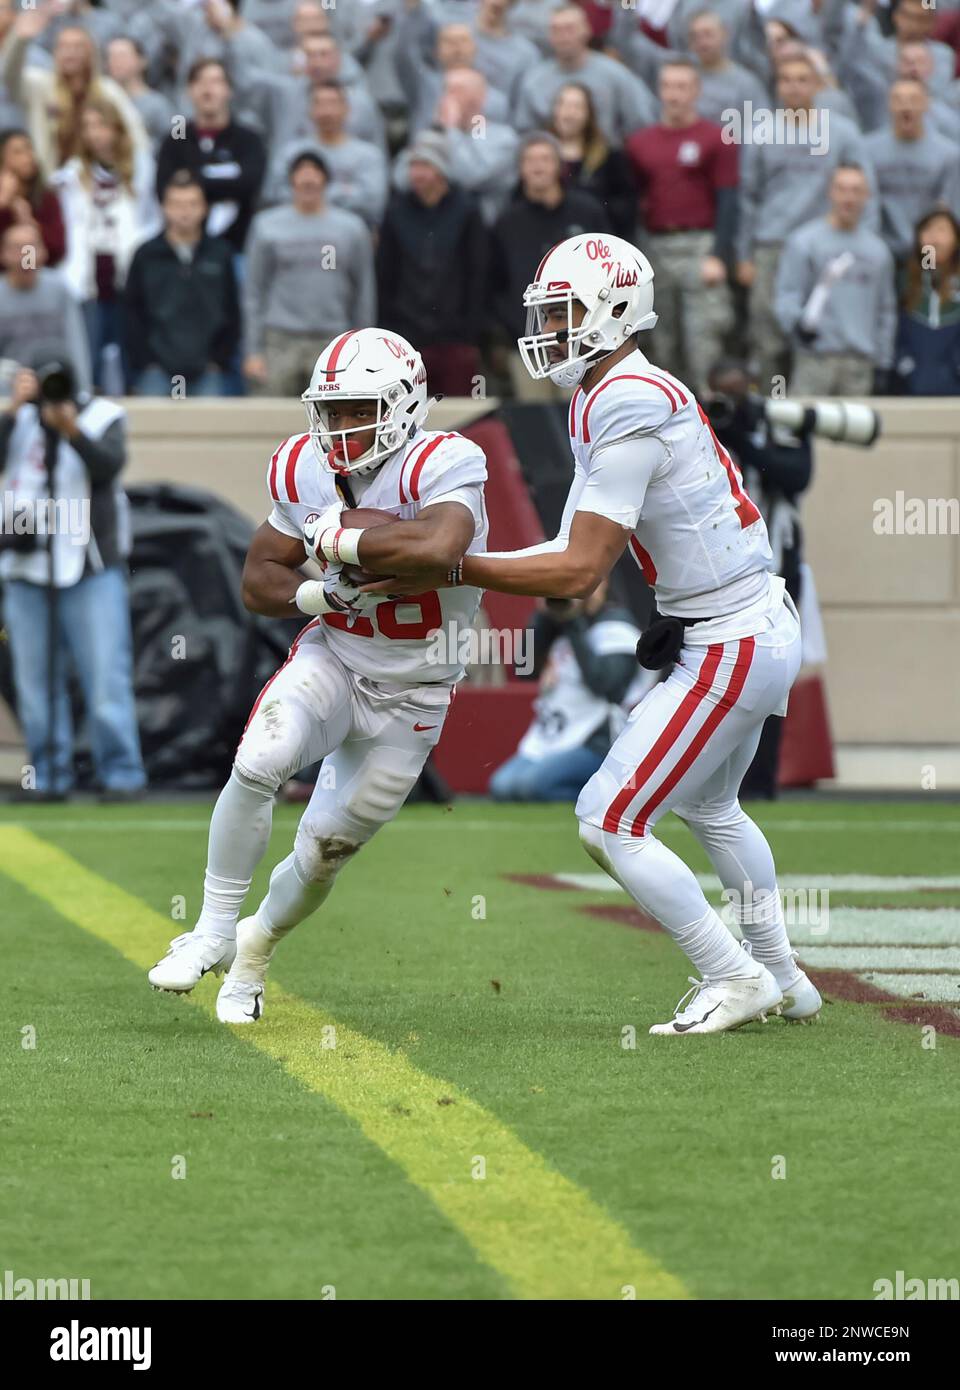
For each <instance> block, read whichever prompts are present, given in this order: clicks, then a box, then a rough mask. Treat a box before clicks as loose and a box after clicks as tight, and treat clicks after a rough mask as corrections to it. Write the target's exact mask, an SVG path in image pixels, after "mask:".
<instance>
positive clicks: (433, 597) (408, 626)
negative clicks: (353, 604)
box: [323, 589, 443, 642]
mask: <svg viewBox="0 0 960 1390" xmlns="http://www.w3.org/2000/svg"><path fill="white" fill-rule="evenodd" d="M401 606H404V607H407V606H413V607H415V608H419V609H420V617H419V619H415V620H414V621H413V622H401V621H400V619H399V618H398V617H397V609H398V608H400V607H401ZM373 612H374V616H375V618H376V620H377V627H378V628H379V629H380V635H381V637H388V638H390V639H391V641H394V642H399V641H406V642H416V641H418V640H420V639H422V638H424V637H429V636H430V633H431V632H435V631H436V629H437V628H438V627H442V625H443V612H442V610H441V608H440V595H439V594H438V593H437V591H436V589H431V590H430V592H429V593H426V594H408V595H407V597H406V598H399V599H397V598H395V599H387V600H386V601H385V602H384V603H378V604H377V606H376V608H375V609H374V610H373ZM323 621H324V622H325V623H328V624H329V626H330V627H336V628H339V629H340V630H341V632H349V633H350V634H351V636H353V637H375V636H376V630H375V629H374V626H373V623H372V622H371V621H370V619H369V618H368V617H367V616H366V614H365V613H361V615H360V617H359V618H355V619H354V621H353V622H351V621H350V619H349V618H348V617H347V615H346V613H324V615H323Z"/></svg>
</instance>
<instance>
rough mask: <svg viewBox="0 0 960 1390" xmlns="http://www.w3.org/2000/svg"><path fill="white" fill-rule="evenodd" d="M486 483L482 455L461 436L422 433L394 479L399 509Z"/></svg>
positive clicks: (483, 455) (485, 465) (426, 431)
mask: <svg viewBox="0 0 960 1390" xmlns="http://www.w3.org/2000/svg"><path fill="white" fill-rule="evenodd" d="M486 480H487V460H486V455H485V454H484V452H483V450H482V449H481V448H480V446H479V445H478V444H474V442H473V441H472V440H471V439H465V438H464V436H463V435H462V434H456V433H452V434H443V433H441V432H440V431H439V430H425V431H424V432H423V433H422V435H421V437H420V438H419V439H417V440H415V442H414V444H413V445H412V447H410V448H408V449H407V452H406V456H405V458H404V460H403V465H402V467H401V469H400V474H399V479H398V490H399V499H398V500H399V502H400V505H401V506H409V505H410V503H416V504H419V506H421V507H426V506H429V505H430V504H431V503H433V502H439V501H441V500H443V499H444V498H446V497H448V496H449V495H451V494H453V493H456V492H458V491H460V489H461V488H467V487H471V486H477V485H480V486H482V485H483V484H484V483H485V482H486Z"/></svg>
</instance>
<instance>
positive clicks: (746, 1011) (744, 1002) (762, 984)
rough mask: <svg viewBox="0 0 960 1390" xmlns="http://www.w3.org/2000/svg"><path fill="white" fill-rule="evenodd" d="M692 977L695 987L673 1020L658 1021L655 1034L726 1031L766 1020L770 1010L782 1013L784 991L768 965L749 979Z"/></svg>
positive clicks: (681, 1003) (685, 996)
mask: <svg viewBox="0 0 960 1390" xmlns="http://www.w3.org/2000/svg"><path fill="white" fill-rule="evenodd" d="M689 979H690V983H691V984H692V985H693V989H690V990H687V993H686V994H685V995H684V996H683V998H682V999H681V1000H680V1003H679V1004H678V1005H677V1008H676V1012H675V1014H674V1017H673V1018H672V1019H671V1020H670V1022H669V1023H655V1024H654V1025H653V1027H652V1028H651V1029H650V1032H651V1033H669V1034H673V1035H675V1036H682V1035H683V1034H685V1033H725V1032H726V1031H727V1030H728V1029H729V1028H739V1027H740V1025H741V1024H742V1023H750V1022H751V1021H752V1020H753V1019H760V1020H761V1022H763V1023H765V1022H766V1020H767V1014H768V1013H774V1014H777V1013H779V1012H780V1005H781V1003H782V1002H783V991H782V990H781V988H780V986H779V985H778V984H777V982H776V980H775V979H774V978H773V976H772V975H771V974H770V971H769V970H767V969H766V967H762V968H761V971H760V973H759V975H750V976H747V977H745V978H742V977H738V978H736V979H727V980H697V979H694V977H693V976H692V975H691V976H689ZM688 1001H689V1002H688Z"/></svg>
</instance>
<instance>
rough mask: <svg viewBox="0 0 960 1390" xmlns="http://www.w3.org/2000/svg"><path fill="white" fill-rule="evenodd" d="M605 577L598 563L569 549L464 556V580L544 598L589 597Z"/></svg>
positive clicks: (483, 586) (479, 586)
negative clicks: (598, 567)
mask: <svg viewBox="0 0 960 1390" xmlns="http://www.w3.org/2000/svg"><path fill="white" fill-rule="evenodd" d="M602 578H603V575H602V574H598V573H597V572H596V566H595V564H593V563H592V562H591V561H589V560H587V559H582V558H580V557H578V556H577V555H576V553H575V552H572V551H570V550H555V551H546V552H544V553H543V554H540V555H524V556H520V557H518V558H511V557H510V556H509V555H503V556H499V557H493V556H490V555H465V556H464V558H463V583H464V584H473V585H476V587H477V588H478V589H493V590H494V591H495V592H496V593H500V594H529V595H533V596H539V597H541V598H586V597H587V596H588V595H589V594H592V593H593V591H594V589H595V588H596V587H597V584H598V583H599V582H600V580H601V579H602Z"/></svg>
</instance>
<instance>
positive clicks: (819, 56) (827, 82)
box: [773, 26, 860, 127]
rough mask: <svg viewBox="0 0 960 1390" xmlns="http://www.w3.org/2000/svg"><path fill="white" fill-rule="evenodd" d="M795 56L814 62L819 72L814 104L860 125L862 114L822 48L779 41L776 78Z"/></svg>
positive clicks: (791, 41) (795, 42)
mask: <svg viewBox="0 0 960 1390" xmlns="http://www.w3.org/2000/svg"><path fill="white" fill-rule="evenodd" d="M781 27H782V26H781ZM794 58H799V59H800V60H801V61H804V62H808V63H812V64H813V69H814V72H815V73H816V74H817V85H816V91H815V92H814V97H813V104H814V106H815V107H816V108H817V110H818V111H829V112H830V113H831V114H832V115H833V114H836V115H838V116H843V117H844V119H845V120H848V121H849V122H850V124H851V125H853V126H857V127H859V125H860V116H859V113H858V111H857V108H856V107H855V106H854V104H853V102H852V101H851V100H850V98H849V97H848V96H847V94H846V92H844V91H841V89H840V88H839V87H838V86H837V79H836V78H835V77H834V75H833V73H832V71H831V69H830V66H829V64H828V63H827V60H826V59H825V58H824V56H823V53H822V52H821V51H820V49H818V48H810V47H808V45H807V44H805V43H800V42H799V41H798V40H797V39H788V40H787V41H786V42H785V43H778V44H777V46H776V57H775V59H774V63H773V71H774V79H776V76H777V74H778V73H779V71H780V69H781V67H782V66H783V64H784V63H789V62H791V61H792V60H793V59H794Z"/></svg>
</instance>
